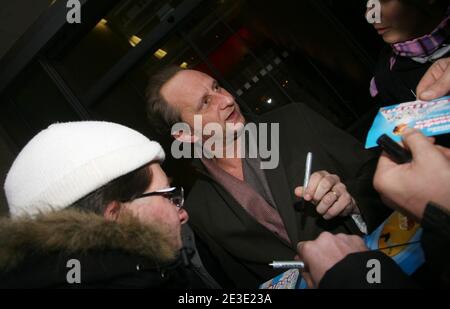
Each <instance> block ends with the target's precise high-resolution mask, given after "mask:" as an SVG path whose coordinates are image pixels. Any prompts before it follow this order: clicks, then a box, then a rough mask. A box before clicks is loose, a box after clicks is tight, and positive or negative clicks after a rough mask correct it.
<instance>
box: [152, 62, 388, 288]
mask: <svg viewBox="0 0 450 309" xmlns="http://www.w3.org/2000/svg"><path fill="white" fill-rule="evenodd" d="M147 95H148V105H147V108H148V112H149V116H150V118H151V120H152V124H154V123H155V121H157V120H158V119H159V120H162V122H164V124H165V126H166V129H168V128H170V127H172V126H173V125H174V124H176V123H177V122H184V123H185V124H187V125H188V126H189V128H190V130H185V131H181V130H172V132H171V133H172V136H173V137H174V138H175V139H177V140H180V141H182V142H184V143H194V144H197V143H198V142H200V141H201V142H206V141H208V140H209V139H210V138H211V135H209V134H205V131H204V130H194V124H195V120H194V119H195V117H198V116H201V119H202V126H206V125H209V124H215V125H216V126H218V127H219V128H221V130H223V132H224V133H225V134H224V136H226V134H228V136H229V135H230V134H232V135H233V138H232V139H228V140H224V141H222V142H223V143H222V144H223V146H224V148H223V151H224V152H225V151H227V150H229V149H230V147H232V149H233V151H232V152H231V153H234V154H235V156H223V157H213V158H210V159H208V158H205V157H201V158H200V159H195V160H194V165H195V167H196V169H197V171H198V173H199V178H198V180H197V182H196V184H195V185H194V187H193V188H192V191H191V192H190V194H189V196H188V199H187V201H186V209H187V211H188V213H189V215H190V218H191V221H190V222H191V225H192V227H193V228H194V230H195V231H196V233H197V234H198V235H199V236H200V238H201V239H202V240H203V241H204V242H205V243H206V245H207V246H208V248H209V250H210V251H211V252H212V254H213V255H214V256H215V258H216V259H217V261H218V262H219V264H220V267H221V268H222V269H223V270H224V271H225V273H226V274H227V276H228V277H229V278H230V279H231V280H232V281H233V282H234V285H235V286H238V287H246V288H256V287H258V285H259V284H261V283H263V282H264V281H266V280H268V279H270V278H271V277H273V276H275V275H277V274H278V273H279V271H275V270H273V269H271V268H270V267H269V266H268V263H269V262H270V261H272V260H277V259H278V260H289V259H293V258H294V256H295V254H296V251H295V248H296V244H297V242H299V241H300V240H307V239H314V238H316V237H317V236H318V235H319V234H320V233H321V232H322V231H330V232H332V233H339V232H343V233H358V232H359V230H358V228H357V227H356V225H355V223H354V222H353V221H352V219H351V218H350V217H349V215H350V214H359V213H362V215H363V217H364V219H365V220H366V222H367V223H368V225H369V228H370V227H374V226H375V225H377V224H378V223H379V222H380V221H381V219H382V218H383V216H377V215H378V214H377V212H378V211H377V210H375V211H374V208H375V207H376V203H377V202H378V203H379V201H378V197H377V195H376V194H375V193H374V191H373V189H372V186H371V179H372V176H373V174H372V173H373V169H374V167H375V161H372V159H373V156H372V155H371V154H370V153H368V152H365V151H363V150H362V149H361V147H360V145H359V143H358V142H357V141H356V140H354V139H353V138H351V137H350V136H348V135H347V134H345V133H344V132H342V131H340V130H339V129H337V128H335V127H333V126H332V125H331V124H330V123H328V122H327V121H326V120H325V119H323V118H322V117H320V116H319V115H317V114H315V113H314V112H312V111H311V110H309V109H308V108H307V107H306V106H304V105H302V104H290V105H287V106H285V107H283V108H280V109H278V110H276V111H274V112H271V113H267V114H265V115H263V116H261V117H259V118H258V119H256V118H252V117H250V116H247V117H244V115H243V114H242V112H241V109H240V108H239V105H238V104H237V102H236V101H235V99H234V97H233V96H232V95H231V94H230V93H229V92H228V91H227V90H226V89H224V88H222V87H221V86H220V85H219V84H218V82H217V81H216V80H215V79H214V78H212V77H211V76H209V75H207V74H204V73H202V72H199V71H195V70H182V69H180V68H178V67H168V68H165V69H164V70H162V71H161V72H159V73H157V74H155V75H154V76H153V77H152V79H151V81H150V84H149V87H148V92H147ZM250 123H255V124H259V125H260V124H262V123H266V124H278V125H279V132H278V134H277V135H276V136H275V137H274V138H273V140H272V141H268V144H272V145H279V149H278V152H279V155H280V160H279V164H278V165H277V166H276V168H273V169H266V170H262V169H260V163H261V160H262V158H261V157H260V156H258V157H256V158H251V157H250V156H245V157H244V158H241V157H240V156H238V153H239V152H240V151H241V150H242V149H246V147H247V145H246V143H243V142H242V141H243V137H242V135H243V134H241V131H240V130H239V128H240V127H242V126H243V125H244V124H246V125H248V124H250ZM227 126H228V127H233V128H237V129H235V130H234V131H232V132H231V133H230V132H227ZM172 128H173V127H172ZM258 133H259V132H257V134H258ZM268 136H271V137H272V136H273V135H272V134H269V135H268ZM227 141H228V142H227ZM308 151H311V152H313V153H314V162H313V171H315V173H313V174H312V175H311V178H310V182H309V185H308V187H307V188H306V192H305V190H304V188H302V187H299V185H300V184H301V182H302V181H303V174H304V162H305V158H306V154H307V152H308ZM372 163H373V164H372ZM299 197H303V198H304V199H305V200H307V201H308V202H311V203H306V207H304V209H303V210H302V211H296V210H295V208H296V207H295V204H296V203H297V202H298V201H299ZM369 205H371V206H369Z"/></svg>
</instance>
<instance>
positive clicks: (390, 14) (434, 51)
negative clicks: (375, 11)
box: [370, 0, 450, 106]
mask: <svg viewBox="0 0 450 309" xmlns="http://www.w3.org/2000/svg"><path fill="white" fill-rule="evenodd" d="M379 2H380V7H381V14H380V15H381V16H380V17H381V22H380V23H377V22H374V23H373V27H374V28H375V30H376V31H377V33H378V34H379V35H380V36H381V37H382V39H383V40H384V41H385V42H386V43H387V44H389V46H386V47H385V48H384V49H383V50H382V51H381V53H380V56H379V59H378V63H377V65H376V68H375V72H374V78H373V79H372V81H371V84H370V93H371V95H372V96H373V97H374V98H376V101H377V104H378V105H380V106H386V105H393V104H398V103H402V102H408V101H414V100H416V94H415V92H414V91H415V90H416V88H417V86H418V84H419V81H420V79H421V78H422V76H424V74H425V72H426V71H427V70H428V69H429V68H430V66H431V65H432V64H433V63H434V62H436V61H437V60H438V59H440V58H443V57H446V56H449V55H450V15H449V14H450V6H449V1H448V0H380V1H379Z"/></svg>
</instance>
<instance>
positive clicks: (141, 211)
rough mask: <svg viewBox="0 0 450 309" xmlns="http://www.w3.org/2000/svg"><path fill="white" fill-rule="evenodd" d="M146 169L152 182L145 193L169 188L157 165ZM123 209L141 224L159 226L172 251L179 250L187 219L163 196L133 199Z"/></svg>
mask: <svg viewBox="0 0 450 309" xmlns="http://www.w3.org/2000/svg"><path fill="white" fill-rule="evenodd" d="M148 169H149V170H150V173H151V175H152V177H151V179H152V181H151V184H150V186H149V187H148V188H147V190H146V191H145V193H148V192H154V191H157V190H161V189H165V188H169V187H170V184H169V180H168V178H167V176H166V174H165V173H164V171H163V170H162V168H161V166H160V165H159V163H152V164H150V165H149V166H148ZM124 208H125V210H126V211H129V212H131V214H132V215H133V216H135V217H137V218H138V219H139V220H140V221H141V222H143V223H146V224H151V225H155V226H159V227H160V228H161V230H162V232H163V233H164V234H165V235H166V236H167V238H168V239H169V240H170V242H171V244H172V245H173V247H174V249H175V250H178V249H181V246H182V243H181V224H183V223H186V222H187V220H188V218H189V217H188V214H187V212H186V210H184V209H182V208H181V209H180V208H178V207H176V206H175V205H174V204H173V203H172V202H171V201H169V200H168V199H167V198H165V197H163V196H148V197H143V198H139V199H135V200H133V201H131V202H130V203H126V204H124Z"/></svg>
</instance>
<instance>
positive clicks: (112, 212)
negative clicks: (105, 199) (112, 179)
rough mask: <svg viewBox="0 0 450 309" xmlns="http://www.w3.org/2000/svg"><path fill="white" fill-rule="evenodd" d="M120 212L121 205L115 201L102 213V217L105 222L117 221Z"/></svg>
mask: <svg viewBox="0 0 450 309" xmlns="http://www.w3.org/2000/svg"><path fill="white" fill-rule="evenodd" d="M120 210H121V205H120V203H119V202H117V201H112V202H110V203H109V204H108V205H107V206H106V208H105V211H104V212H103V217H105V219H106V220H110V221H117V219H119V214H120Z"/></svg>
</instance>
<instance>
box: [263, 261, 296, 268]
mask: <svg viewBox="0 0 450 309" xmlns="http://www.w3.org/2000/svg"><path fill="white" fill-rule="evenodd" d="M269 266H272V267H273V268H275V269H291V268H297V269H300V270H302V269H304V268H305V264H304V263H303V262H301V261H273V262H272V263H270V264H269Z"/></svg>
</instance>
